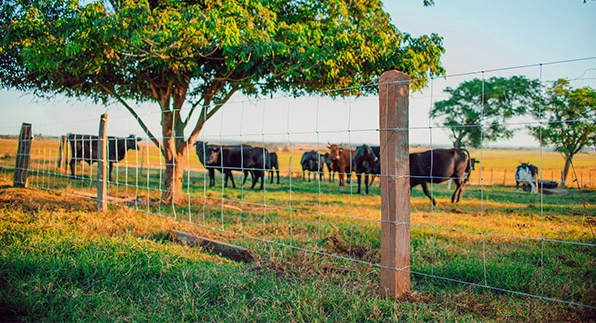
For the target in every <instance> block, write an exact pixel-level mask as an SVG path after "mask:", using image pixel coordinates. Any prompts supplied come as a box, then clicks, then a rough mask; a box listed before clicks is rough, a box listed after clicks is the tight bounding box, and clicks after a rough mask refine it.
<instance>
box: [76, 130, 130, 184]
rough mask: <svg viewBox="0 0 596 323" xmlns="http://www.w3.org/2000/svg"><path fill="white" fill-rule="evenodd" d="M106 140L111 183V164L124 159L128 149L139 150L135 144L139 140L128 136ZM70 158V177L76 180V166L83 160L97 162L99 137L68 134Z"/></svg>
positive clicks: (91, 162) (90, 162) (88, 162)
mask: <svg viewBox="0 0 596 323" xmlns="http://www.w3.org/2000/svg"><path fill="white" fill-rule="evenodd" d="M107 139H108V145H107V146H108V151H107V154H108V180H110V181H112V168H113V164H114V163H117V162H119V161H121V160H122V159H124V157H126V152H127V151H128V150H129V149H134V150H139V145H138V144H137V142H139V141H140V140H141V138H135V136H133V135H130V136H128V137H126V138H118V137H107ZM68 141H69V143H70V149H71V152H72V157H71V159H70V163H69V164H70V176H71V178H76V164H77V163H79V162H81V161H82V160H84V161H85V162H87V164H89V166H91V164H93V163H95V162H98V161H99V160H98V156H97V152H98V149H99V146H98V145H99V137H98V136H93V135H80V134H72V133H70V134H68Z"/></svg>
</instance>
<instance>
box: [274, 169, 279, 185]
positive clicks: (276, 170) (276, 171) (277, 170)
mask: <svg viewBox="0 0 596 323" xmlns="http://www.w3.org/2000/svg"><path fill="white" fill-rule="evenodd" d="M275 173H276V174H277V184H279V168H277V167H276V168H275Z"/></svg>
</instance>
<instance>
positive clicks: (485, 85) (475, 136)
mask: <svg viewBox="0 0 596 323" xmlns="http://www.w3.org/2000/svg"><path fill="white" fill-rule="evenodd" d="M539 90H540V82H539V81H538V80H529V79H527V78H525V77H524V76H513V77H511V78H505V77H496V76H495V77H491V78H489V79H487V80H481V79H473V80H471V81H466V82H463V83H461V84H460V85H459V86H458V87H457V88H455V89H454V88H451V87H447V88H446V89H445V92H446V93H448V94H449V95H450V96H451V97H450V98H449V99H447V100H443V101H439V102H436V103H435V106H434V107H433V108H432V110H431V111H430V117H431V118H433V119H438V120H440V121H439V122H440V123H439V125H440V126H442V127H446V128H449V129H450V131H451V132H450V133H449V137H450V138H451V139H452V140H453V146H454V147H456V148H461V147H473V148H479V147H481V145H482V144H485V143H487V142H494V141H497V140H499V139H510V138H512V137H513V134H514V133H515V129H512V128H510V127H508V126H507V125H506V122H507V121H508V120H509V119H511V118H513V117H515V116H520V115H523V114H525V113H526V112H527V111H528V108H529V107H530V105H531V104H532V102H533V100H534V99H535V98H536V97H537V96H538V94H539Z"/></svg>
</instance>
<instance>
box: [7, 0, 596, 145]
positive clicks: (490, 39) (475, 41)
mask: <svg viewBox="0 0 596 323" xmlns="http://www.w3.org/2000/svg"><path fill="white" fill-rule="evenodd" d="M384 9H385V11H387V12H388V13H389V14H390V15H391V19H392V22H393V24H394V25H395V26H396V27H397V28H398V29H399V30H401V31H403V32H407V33H410V34H412V35H414V36H420V35H423V34H430V33H437V34H439V35H440V36H442V37H443V38H444V43H443V44H444V47H445V48H446V53H445V54H444V56H443V58H442V62H443V66H444V67H445V69H446V71H447V77H446V78H437V79H435V80H433V81H432V82H430V83H429V86H428V87H427V88H425V89H424V90H423V91H421V92H416V93H412V94H411V95H410V109H409V115H410V127H411V130H410V144H411V145H422V146H450V145H451V142H450V140H449V138H448V136H447V133H446V132H445V130H444V129H442V128H440V127H438V126H437V125H438V123H437V121H436V120H430V119H429V117H428V114H429V111H430V108H431V107H432V105H433V104H434V102H437V101H441V100H444V99H447V98H448V96H446V95H445V94H444V92H443V89H444V88H445V87H446V86H450V87H454V88H455V87H457V86H458V84H460V83H461V82H463V81H466V80H471V79H473V78H483V77H484V78H489V77H492V76H503V77H510V76H513V75H525V76H527V77H528V78H535V79H540V80H542V81H543V82H549V81H552V80H555V79H558V78H561V77H564V78H568V79H572V80H573V82H572V85H573V86H574V87H581V86H590V87H591V88H593V89H596V33H595V32H594V31H595V30H596V1H589V2H588V3H583V0H547V1H540V2H538V1H519V0H503V1H478V0H475V1H472V0H454V1H447V0H436V1H435V6H432V7H424V6H423V5H422V0H419V1H418V0H408V1H405V0H387V1H385V3H384ZM135 108H136V109H137V110H138V112H139V114H140V115H141V117H142V118H143V119H144V120H145V121H146V123H147V124H148V125H149V127H150V129H151V130H152V131H153V132H154V134H156V135H158V134H159V133H160V125H159V120H160V117H159V109H158V107H157V105H156V104H147V103H145V104H142V105H139V106H136V105H135ZM102 113H108V115H109V118H108V134H109V135H117V136H126V135H128V134H136V135H137V136H140V137H145V136H146V135H145V134H144V133H143V131H142V130H141V128H140V127H139V126H138V125H137V123H136V121H135V120H134V119H132V117H131V116H130V114H129V113H128V112H127V111H126V110H125V109H124V108H123V107H121V106H119V105H117V104H111V105H109V106H101V105H95V104H93V103H91V102H88V101H77V100H74V99H66V98H58V99H56V100H52V101H42V100H39V99H36V98H33V97H32V96H31V95H29V94H26V93H22V92H16V91H6V90H0V134H14V135H17V134H18V133H19V129H20V126H21V124H22V123H23V122H26V123H31V124H32V125H33V132H34V133H35V134H44V135H52V136H57V135H61V134H66V133H68V132H73V133H88V134H95V133H97V129H98V123H99V118H100V115H101V114H102ZM529 121H530V120H525V119H516V120H512V122H511V125H510V126H511V127H523V125H524V123H526V122H529ZM377 129H378V99H377V97H362V98H358V99H354V98H349V99H345V100H331V99H327V98H320V97H304V98H298V99H291V98H287V97H283V96H275V97H273V98H266V99H262V100H254V99H247V98H244V97H242V96H240V95H237V96H234V97H233V98H232V99H231V101H230V102H229V103H228V104H227V105H226V106H224V107H223V108H222V109H221V110H220V111H219V112H218V113H217V114H216V115H215V116H214V117H213V118H212V119H210V120H209V121H208V122H207V124H206V126H205V128H204V129H203V131H202V133H201V135H200V137H199V139H202V140H207V141H210V142H214V141H220V142H225V141H244V142H249V141H250V142H255V141H256V142H261V141H263V142H267V143H288V144H293V143H302V142H310V143H318V144H320V145H326V144H327V143H328V142H331V143H343V144H352V145H357V144H361V143H368V144H378V140H379V139H378V138H379V134H378V130H377ZM487 146H489V147H529V148H532V147H536V148H537V147H538V143H537V141H536V140H534V139H533V138H532V137H530V136H528V135H527V134H525V133H524V132H523V131H519V132H518V135H516V137H515V138H514V139H512V140H509V141H501V142H497V143H487Z"/></svg>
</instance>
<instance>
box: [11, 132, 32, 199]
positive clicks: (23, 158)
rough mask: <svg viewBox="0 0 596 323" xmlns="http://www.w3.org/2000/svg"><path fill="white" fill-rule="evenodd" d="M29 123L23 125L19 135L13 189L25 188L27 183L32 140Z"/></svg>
mask: <svg viewBox="0 0 596 323" xmlns="http://www.w3.org/2000/svg"><path fill="white" fill-rule="evenodd" d="M32 133H33V132H32V130H31V124H30V123H23V125H22V126H21V134H20V135H19V145H18V147H17V156H16V161H15V165H14V180H13V184H12V185H13V186H14V187H27V184H28V182H29V163H30V161H31V141H32V140H33V136H32Z"/></svg>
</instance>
